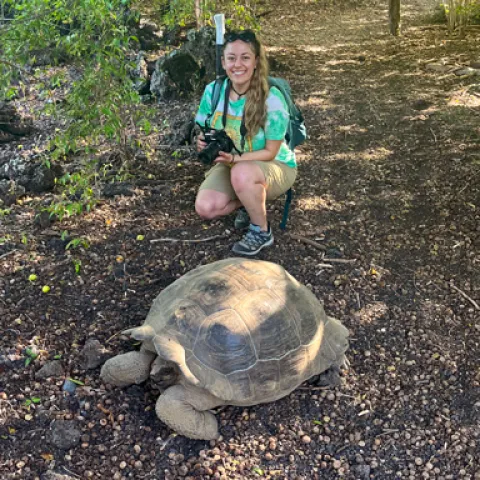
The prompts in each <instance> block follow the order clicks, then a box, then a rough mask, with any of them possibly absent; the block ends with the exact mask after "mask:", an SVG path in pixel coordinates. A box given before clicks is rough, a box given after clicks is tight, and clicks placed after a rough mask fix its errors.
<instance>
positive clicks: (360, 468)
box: [353, 465, 371, 480]
mask: <svg viewBox="0 0 480 480" xmlns="http://www.w3.org/2000/svg"><path fill="white" fill-rule="evenodd" d="M370 470H371V468H370V465H355V466H354V467H353V471H354V472H355V474H356V475H355V478H358V479H359V480H368V479H369V478H370Z"/></svg>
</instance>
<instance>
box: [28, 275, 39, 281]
mask: <svg viewBox="0 0 480 480" xmlns="http://www.w3.org/2000/svg"><path fill="white" fill-rule="evenodd" d="M37 278H38V277H37V276H36V275H35V274H34V273H32V274H31V275H29V277H28V280H29V281H30V282H34V281H35V280H36V279H37Z"/></svg>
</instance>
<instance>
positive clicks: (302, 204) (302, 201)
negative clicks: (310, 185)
mask: <svg viewBox="0 0 480 480" xmlns="http://www.w3.org/2000/svg"><path fill="white" fill-rule="evenodd" d="M296 202H297V206H298V208H301V209H302V210H328V211H334V212H340V211H341V210H342V206H341V204H340V203H338V202H337V201H336V200H334V199H333V197H332V196H331V195H322V196H320V195H308V196H307V197H303V198H299V199H297V200H296Z"/></svg>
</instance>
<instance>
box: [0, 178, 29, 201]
mask: <svg viewBox="0 0 480 480" xmlns="http://www.w3.org/2000/svg"><path fill="white" fill-rule="evenodd" d="M23 195H25V187H22V185H18V184H17V183H16V182H14V181H13V180H5V179H4V180H0V205H5V206H7V207H8V206H9V205H13V204H14V203H15V202H16V201H17V198H20V197H22V196H23Z"/></svg>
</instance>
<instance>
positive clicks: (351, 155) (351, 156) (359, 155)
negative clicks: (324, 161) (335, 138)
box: [329, 147, 393, 162]
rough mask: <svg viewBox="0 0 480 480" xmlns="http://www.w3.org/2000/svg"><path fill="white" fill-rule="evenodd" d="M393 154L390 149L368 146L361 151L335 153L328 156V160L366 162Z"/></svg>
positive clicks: (375, 160)
mask: <svg viewBox="0 0 480 480" xmlns="http://www.w3.org/2000/svg"><path fill="white" fill-rule="evenodd" d="M391 155H393V152H392V150H388V149H386V148H383V147H379V148H376V149H373V148H370V149H368V150H363V151H362V152H355V151H352V152H342V153H336V154H334V155H331V156H329V160H350V161H359V160H363V161H367V162H372V161H373V162H378V161H380V160H385V159H387V158H388V157H390V156H391Z"/></svg>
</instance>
